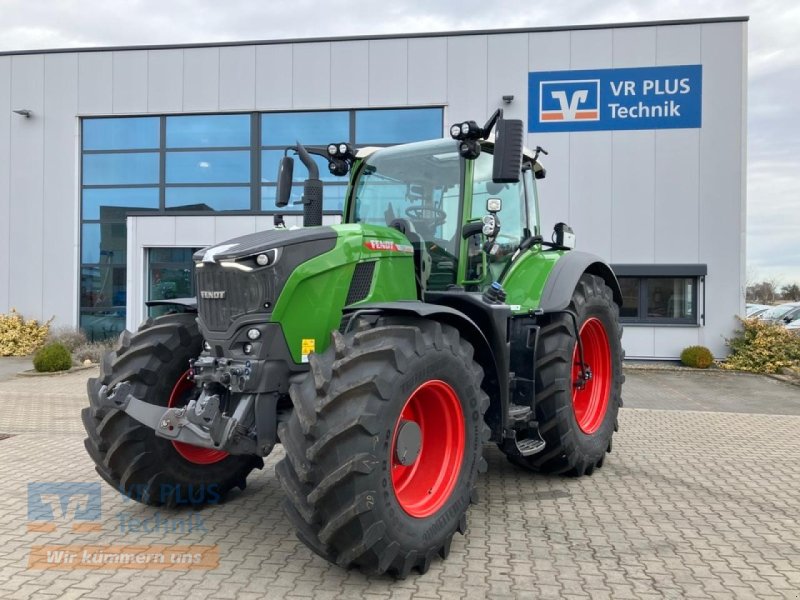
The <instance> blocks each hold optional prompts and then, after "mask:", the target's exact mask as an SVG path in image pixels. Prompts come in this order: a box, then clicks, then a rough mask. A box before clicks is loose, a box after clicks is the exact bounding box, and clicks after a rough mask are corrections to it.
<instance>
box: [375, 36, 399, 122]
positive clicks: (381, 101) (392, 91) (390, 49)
mask: <svg viewBox="0 0 800 600" xmlns="http://www.w3.org/2000/svg"><path fill="white" fill-rule="evenodd" d="M368 72H369V105H370V106H402V105H403V104H406V103H407V102H408V40H374V41H371V42H369V71H368Z"/></svg>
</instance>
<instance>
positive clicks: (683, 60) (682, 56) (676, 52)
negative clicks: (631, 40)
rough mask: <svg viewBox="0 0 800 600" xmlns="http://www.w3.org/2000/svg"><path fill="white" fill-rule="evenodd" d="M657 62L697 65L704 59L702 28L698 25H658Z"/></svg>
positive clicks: (661, 63)
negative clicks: (702, 54) (702, 53)
mask: <svg viewBox="0 0 800 600" xmlns="http://www.w3.org/2000/svg"><path fill="white" fill-rule="evenodd" d="M656 30H657V35H656V64H659V65H696V64H699V63H700V62H701V60H702V56H701V52H702V50H701V44H702V41H701V40H702V35H701V31H702V30H701V29H700V27H698V26H697V25H676V26H674V27H657V28H656Z"/></svg>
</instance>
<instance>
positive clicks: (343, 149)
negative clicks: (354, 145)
mask: <svg viewBox="0 0 800 600" xmlns="http://www.w3.org/2000/svg"><path fill="white" fill-rule="evenodd" d="M339 154H341V155H342V156H345V155H346V154H347V144H344V143H342V144H339Z"/></svg>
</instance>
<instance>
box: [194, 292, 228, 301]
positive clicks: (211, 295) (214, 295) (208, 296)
mask: <svg viewBox="0 0 800 600" xmlns="http://www.w3.org/2000/svg"><path fill="white" fill-rule="evenodd" d="M200 297H201V298H204V299H205V300H224V299H225V290H219V291H217V290H200Z"/></svg>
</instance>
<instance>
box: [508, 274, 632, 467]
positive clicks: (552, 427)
mask: <svg viewBox="0 0 800 600" xmlns="http://www.w3.org/2000/svg"><path fill="white" fill-rule="evenodd" d="M568 309H569V310H572V311H574V312H575V314H576V315H577V317H578V328H579V329H580V327H581V325H582V324H583V323H584V321H585V320H586V319H588V318H590V317H597V318H598V319H600V321H601V322H602V323H603V326H604V328H605V330H606V333H607V335H608V342H609V346H610V351H611V367H612V382H611V389H610V392H609V394H610V396H609V400H608V408H607V410H606V414H605V417H604V418H603V422H602V424H601V425H600V428H599V429H598V430H597V431H595V432H594V433H593V434H591V435H587V434H585V433H584V432H583V431H581V429H580V427H578V423H577V421H576V420H575V413H574V409H573V406H572V381H571V380H572V356H573V350H574V348H575V341H576V340H575V330H574V326H573V323H572V319H571V318H570V317H569V316H568V315H565V314H557V313H556V314H549V315H545V316H544V317H543V318H542V321H541V329H540V330H539V340H538V346H537V355H536V359H535V360H536V363H535V393H536V396H535V397H536V420H537V421H538V423H539V432H540V433H541V435H542V437H543V438H544V440H545V442H546V446H545V448H544V450H543V451H542V452H541V453H539V454H534V455H532V456H529V457H523V456H519V455H513V454H509V455H508V458H509V460H510V461H511V462H512V463H514V464H516V465H519V466H521V467H524V468H526V469H530V470H532V471H536V472H541V473H554V474H560V473H563V474H566V475H571V476H581V475H591V474H592V473H593V472H594V470H595V469H599V468H600V467H602V466H603V461H604V459H605V455H606V453H608V452H611V446H612V443H611V442H612V436H613V435H614V432H615V431H616V430H617V429H618V424H617V415H618V412H619V408H620V406H622V397H621V393H622V383H623V382H624V380H625V376H624V375H623V373H622V359H623V357H624V351H623V350H622V342H621V338H622V327H621V325H620V324H619V307H618V306H617V304H616V303H615V302H614V296H613V292H612V291H611V288H609V287H608V286H607V285H606V283H605V282H604V281H603V279H602V278H600V277H597V276H595V275H590V274H588V273H586V274H584V275H582V276H581V278H580V280H579V282H578V285H577V286H576V288H575V291H574V293H573V295H572V301H571V302H570V305H569V307H568Z"/></svg>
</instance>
